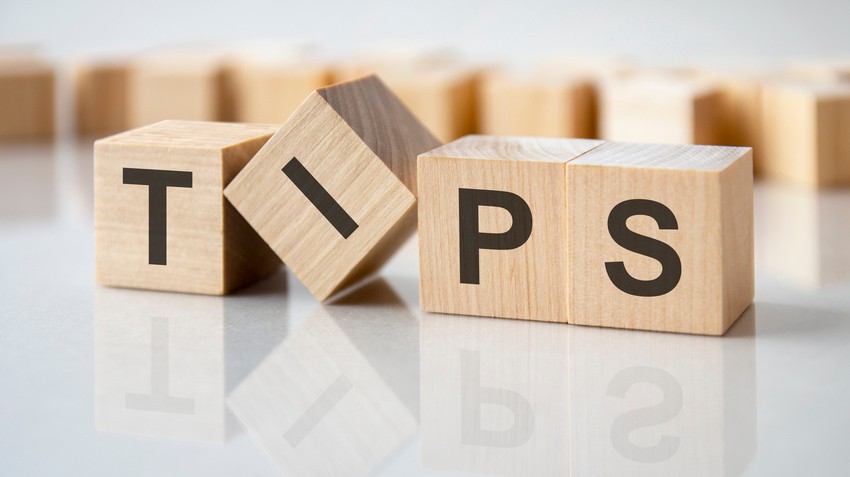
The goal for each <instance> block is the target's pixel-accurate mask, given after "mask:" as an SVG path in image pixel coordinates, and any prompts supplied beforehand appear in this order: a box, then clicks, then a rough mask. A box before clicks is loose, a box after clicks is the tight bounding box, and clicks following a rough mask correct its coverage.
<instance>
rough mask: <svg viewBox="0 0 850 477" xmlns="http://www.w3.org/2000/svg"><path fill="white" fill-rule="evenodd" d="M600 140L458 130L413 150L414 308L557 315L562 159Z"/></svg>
mask: <svg viewBox="0 0 850 477" xmlns="http://www.w3.org/2000/svg"><path fill="white" fill-rule="evenodd" d="M600 144H602V142H601V141H593V140H581V139H536V138H522V137H501V136H499V137H497V136H466V137H464V138H462V139H459V140H457V141H454V142H452V143H450V144H447V145H445V146H443V147H440V148H437V149H435V150H432V151H429V152H427V153H425V154H421V155H420V156H419V160H418V169H419V173H418V174H419V200H420V202H419V256H420V306H421V308H422V310H423V311H430V312H439V313H455V314H464V315H478V316H491V317H499V318H518V319H525V320H539V321H557V322H566V321H567V301H566V284H565V279H566V267H567V256H566V238H567V208H566V207H567V197H566V195H567V193H566V187H565V181H566V179H565V174H566V167H567V163H568V161H569V160H571V159H573V158H575V157H577V156H580V155H581V154H584V153H586V152H587V151H589V150H591V149H593V148H594V147H597V146H598V145H600Z"/></svg>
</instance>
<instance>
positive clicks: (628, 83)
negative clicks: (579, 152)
mask: <svg viewBox="0 0 850 477" xmlns="http://www.w3.org/2000/svg"><path fill="white" fill-rule="evenodd" d="M720 101H721V93H720V90H719V89H718V88H717V87H716V86H715V85H712V84H709V83H706V82H703V81H696V80H694V79H691V78H688V77H683V76H673V75H637V76H630V77H625V78H615V79H609V80H607V81H605V82H604V84H603V86H602V89H601V110H600V120H601V126H600V137H602V138H603V139H608V140H612V141H628V142H647V143H669V144H719V143H720V141H721V131H720V123H719V120H720V118H721V116H720Z"/></svg>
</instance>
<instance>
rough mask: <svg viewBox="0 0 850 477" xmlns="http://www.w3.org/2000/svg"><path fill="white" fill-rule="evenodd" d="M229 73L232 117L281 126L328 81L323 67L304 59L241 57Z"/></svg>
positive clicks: (326, 71)
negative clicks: (305, 100) (233, 113)
mask: <svg viewBox="0 0 850 477" xmlns="http://www.w3.org/2000/svg"><path fill="white" fill-rule="evenodd" d="M228 70H229V71H230V75H231V81H232V83H231V84H232V88H233V95H234V107H235V118H236V120H237V121H242V122H254V123H283V122H284V121H286V119H287V118H289V116H290V115H291V114H292V113H294V112H295V110H296V109H297V108H298V106H299V105H301V103H302V102H303V101H304V99H305V98H306V97H307V96H308V95H309V94H310V93H312V92H313V91H315V90H316V89H318V88H321V87H323V86H327V85H328V84H330V82H331V74H330V70H329V68H328V67H327V65H324V64H322V63H320V62H317V61H311V60H304V59H283V60H275V59H260V58H250V57H248V58H244V59H239V60H236V61H233V62H231V63H230V65H229V66H228Z"/></svg>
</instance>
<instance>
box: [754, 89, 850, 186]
mask: <svg viewBox="0 0 850 477" xmlns="http://www.w3.org/2000/svg"><path fill="white" fill-rule="evenodd" d="M762 122H763V127H764V140H763V145H762V146H763V156H764V160H763V161H762V169H763V172H764V175H765V177H768V178H772V179H777V180H782V181H786V182H791V183H795V184H802V185H807V186H813V187H821V186H823V187H828V186H838V185H847V184H850V85H813V84H804V83H794V82H772V83H768V84H766V85H765V86H764V91H763V99H762Z"/></svg>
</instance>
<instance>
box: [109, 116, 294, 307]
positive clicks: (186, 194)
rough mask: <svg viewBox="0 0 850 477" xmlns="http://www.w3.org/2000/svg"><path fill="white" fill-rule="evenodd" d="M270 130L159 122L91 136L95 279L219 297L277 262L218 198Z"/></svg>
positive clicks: (221, 199)
mask: <svg viewBox="0 0 850 477" xmlns="http://www.w3.org/2000/svg"><path fill="white" fill-rule="evenodd" d="M276 130H277V126H270V125H253V124H227V123H204V122H192V121H162V122H160V123H157V124H153V125H151V126H147V127H144V128H141V129H136V130H132V131H128V132H125V133H123V134H118V135H116V136H111V137H109V138H106V139H102V140H99V141H97V142H96V143H95V150H94V188H95V205H94V213H95V217H94V221H95V274H96V278H97V281H98V282H99V283H101V284H103V285H109V286H119V287H130V288H147V289H154V290H167V291H179V292H191V293H203V294H214V295H221V294H225V293H227V292H229V291H231V290H234V289H236V288H239V287H241V286H243V285H246V284H248V283H250V282H252V281H255V280H257V279H259V278H261V277H264V276H266V275H268V274H269V273H271V272H272V271H274V270H275V269H276V268H278V267H279V266H280V260H279V259H278V258H277V256H275V254H274V253H273V252H272V251H271V250H270V249H269V248H268V246H267V245H266V244H265V243H263V241H262V240H261V239H260V237H259V236H257V234H256V233H255V232H254V231H253V230H252V229H251V227H250V226H249V225H248V223H247V222H245V220H244V219H242V217H240V216H239V214H238V213H237V212H236V210H235V209H233V207H231V206H230V205H229V204H228V203H227V202H226V201H225V200H224V196H223V195H222V189H223V188H224V187H225V186H226V185H227V184H228V183H229V182H230V181H231V179H233V177H234V176H235V175H236V174H237V173H238V172H239V170H240V169H242V167H243V166H244V165H245V164H246V163H247V162H248V160H250V159H251V157H252V156H253V155H254V153H255V152H256V151H257V150H259V149H260V147H261V146H262V145H263V144H265V142H266V141H267V140H268V139H269V137H271V135H272V134H273V133H274V131H276Z"/></svg>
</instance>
